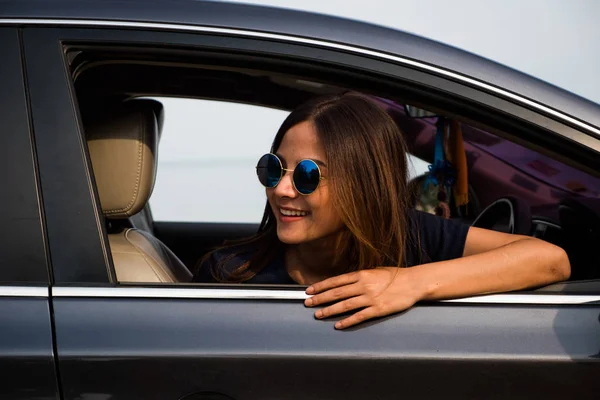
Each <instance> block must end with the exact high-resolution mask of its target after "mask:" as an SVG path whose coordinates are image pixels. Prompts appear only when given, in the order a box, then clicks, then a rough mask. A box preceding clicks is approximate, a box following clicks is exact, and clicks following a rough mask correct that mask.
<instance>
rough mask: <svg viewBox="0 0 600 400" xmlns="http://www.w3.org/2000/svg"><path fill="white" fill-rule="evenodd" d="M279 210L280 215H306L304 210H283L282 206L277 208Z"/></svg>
mask: <svg viewBox="0 0 600 400" xmlns="http://www.w3.org/2000/svg"><path fill="white" fill-rule="evenodd" d="M279 212H280V213H281V215H283V216H284V217H305V216H307V215H308V213H307V212H306V211H300V210H284V209H283V208H280V209H279Z"/></svg>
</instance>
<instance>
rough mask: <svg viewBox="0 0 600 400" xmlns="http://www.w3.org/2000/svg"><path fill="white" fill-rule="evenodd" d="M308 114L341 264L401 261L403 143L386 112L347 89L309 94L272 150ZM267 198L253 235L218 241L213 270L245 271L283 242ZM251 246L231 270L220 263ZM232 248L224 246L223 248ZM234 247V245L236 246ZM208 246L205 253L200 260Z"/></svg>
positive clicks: (237, 277)
mask: <svg viewBox="0 0 600 400" xmlns="http://www.w3.org/2000/svg"><path fill="white" fill-rule="evenodd" d="M304 121H309V122H311V123H312V124H313V127H314V129H315V130H316V133H317V135H318V137H319V139H320V141H321V144H322V145H323V147H324V150H325V154H326V155H327V166H328V167H327V169H328V185H329V187H330V190H331V199H332V201H333V205H334V207H335V209H336V210H337V211H338V212H339V215H340V218H341V219H342V222H343V223H344V224H345V229H344V230H343V231H342V232H341V233H340V235H338V238H337V240H336V245H335V247H336V248H335V254H336V257H335V260H332V265H338V266H339V267H338V268H337V269H336V270H338V271H340V272H350V271H355V270H359V269H365V268H374V267H376V266H381V265H396V266H403V264H404V261H405V259H404V257H405V246H406V241H407V226H408V224H407V215H406V210H407V208H408V198H409V196H408V190H407V172H408V168H407V158H406V143H405V141H404V137H403V135H402V133H401V132H400V131H399V129H398V127H397V126H396V124H395V123H394V121H393V120H392V118H391V117H390V116H389V115H388V114H387V113H386V111H385V110H384V109H383V108H381V107H380V106H379V105H378V104H377V103H376V102H375V101H374V100H372V99H370V98H369V97H366V96H364V95H361V94H358V93H354V92H346V93H344V94H336V95H330V96H326V97H320V98H316V99H313V100H310V101H308V102H306V103H304V104H302V105H301V106H299V107H298V108H296V109H295V110H294V111H293V112H292V113H290V115H289V116H288V117H287V118H286V119H285V121H284V122H283V124H282V125H281V127H280V128H279V131H278V132H277V135H275V139H274V140H273V145H272V146H271V152H272V153H276V152H277V150H278V148H279V146H280V144H281V141H282V140H283V137H284V135H285V134H286V132H287V131H288V130H289V129H290V128H291V127H293V126H295V125H297V124H299V123H301V122H304ZM276 223H277V222H276V218H275V215H274V214H273V211H272V210H271V207H270V206H269V203H268V202H267V204H266V207H265V212H264V215H263V218H262V222H261V224H260V228H259V230H258V232H257V233H256V235H254V236H252V237H250V238H247V239H243V240H240V241H237V242H235V243H232V244H228V245H226V246H222V247H220V248H218V249H216V250H215V251H218V252H223V253H225V254H227V255H226V256H223V257H221V258H220V260H219V263H218V264H217V265H213V266H212V267H213V270H212V271H211V272H212V274H213V276H214V277H215V279H217V280H218V281H221V282H243V281H247V280H249V279H251V278H252V277H254V276H255V275H256V274H257V273H259V272H260V271H261V270H262V269H263V268H264V267H265V266H266V265H268V264H269V263H271V262H272V261H273V260H274V259H275V258H276V257H279V256H281V254H282V253H283V251H284V244H283V243H282V242H281V241H280V240H279V239H278V238H277V231H276ZM248 247H251V248H252V249H253V252H252V254H251V255H250V257H249V259H248V261H246V262H244V263H243V264H242V265H240V266H239V267H237V269H235V270H234V271H233V272H232V273H231V272H230V271H229V272H227V271H224V266H225V264H227V263H228V262H230V261H231V260H233V259H235V258H236V257H237V256H238V255H239V253H242V252H243V253H245V254H247V252H248ZM227 248H230V251H223V249H227ZM238 250H239V251H238ZM211 254H212V253H209V254H208V255H206V256H205V257H204V258H203V260H202V262H203V261H205V260H207V259H208V258H209V257H210V255H211Z"/></svg>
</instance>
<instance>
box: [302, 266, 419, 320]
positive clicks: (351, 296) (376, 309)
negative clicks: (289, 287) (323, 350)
mask: <svg viewBox="0 0 600 400" xmlns="http://www.w3.org/2000/svg"><path fill="white" fill-rule="evenodd" d="M410 275H411V272H410V269H409V268H397V267H379V268H374V269H368V270H362V271H357V272H351V273H348V274H343V275H338V276H335V277H333V278H329V279H326V280H324V281H321V282H318V283H315V284H313V285H312V286H310V287H309V288H308V289H306V294H309V295H314V296H313V297H311V298H309V299H306V300H305V301H304V305H306V306H307V307H313V306H319V305H323V304H327V303H333V304H331V305H330V306H327V307H325V308H322V309H320V310H318V311H317V312H315V318H318V319H322V318H328V317H331V316H334V315H337V314H341V313H345V312H348V311H352V310H356V309H361V308H362V310H360V311H358V312H356V313H354V314H352V315H351V316H350V317H348V318H345V319H343V320H341V321H339V322H337V323H336V324H335V328H336V329H345V328H348V327H350V326H353V325H356V324H359V323H361V322H364V321H366V320H369V319H372V318H377V317H383V316H386V315H389V314H393V313H396V312H400V311H404V310H406V309H407V308H410V307H411V306H412V305H413V304H415V303H416V302H417V301H419V300H420V299H421V298H422V296H423V293H422V292H421V291H420V290H419V289H418V288H417V285H416V281H415V279H413V277H412V276H410Z"/></svg>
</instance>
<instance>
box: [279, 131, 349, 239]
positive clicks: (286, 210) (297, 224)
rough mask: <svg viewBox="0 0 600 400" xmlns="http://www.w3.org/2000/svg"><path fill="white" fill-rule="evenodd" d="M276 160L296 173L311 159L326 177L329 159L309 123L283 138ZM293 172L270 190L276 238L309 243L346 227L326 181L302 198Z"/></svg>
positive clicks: (285, 175)
mask: <svg viewBox="0 0 600 400" xmlns="http://www.w3.org/2000/svg"><path fill="white" fill-rule="evenodd" d="M276 154H277V156H278V157H279V159H280V160H281V162H282V163H283V167H284V168H287V169H294V168H295V167H296V165H297V164H298V162H300V161H301V160H304V159H307V158H309V159H311V160H314V161H316V162H317V164H319V168H320V169H321V175H322V176H325V177H327V176H328V175H327V157H326V156H325V151H324V150H323V146H322V145H321V143H320V141H319V139H318V137H317V133H316V132H315V130H314V128H313V125H312V124H311V123H310V122H301V123H299V124H297V125H295V126H293V127H291V128H290V129H289V130H288V131H287V132H286V133H285V135H284V137H283V140H282V142H281V145H280V146H279V149H277V153H276ZM292 175H293V172H292V171H286V172H285V174H284V176H283V177H282V178H281V181H279V184H278V185H277V186H276V187H274V188H268V189H267V199H268V200H269V205H270V206H271V209H272V210H273V214H275V218H276V220H277V236H278V237H279V240H281V241H282V242H283V243H287V244H300V243H308V242H312V241H315V240H318V239H323V238H326V237H330V236H331V235H332V234H334V233H337V232H339V231H340V230H341V229H342V227H343V226H344V225H343V223H342V221H341V219H340V217H339V215H338V213H337V212H336V210H335V209H334V207H333V205H332V201H331V198H330V193H329V188H328V181H327V179H323V180H321V183H320V184H319V187H318V188H317V190H315V191H314V192H313V193H311V194H310V195H308V196H303V195H301V194H299V193H298V192H297V191H296V189H294V184H293V183H292Z"/></svg>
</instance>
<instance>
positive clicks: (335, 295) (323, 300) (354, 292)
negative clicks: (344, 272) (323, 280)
mask: <svg viewBox="0 0 600 400" xmlns="http://www.w3.org/2000/svg"><path fill="white" fill-rule="evenodd" d="M361 294H363V289H362V288H361V287H360V286H359V285H355V284H350V285H345V286H341V287H335V288H333V289H329V290H326V291H325V292H322V293H319V294H316V295H314V296H313V297H311V298H308V299H306V300H305V301H304V305H305V306H307V307H312V306H318V305H321V304H327V303H331V302H333V301H338V300H344V299H347V298H349V297H354V296H358V295H361Z"/></svg>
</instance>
